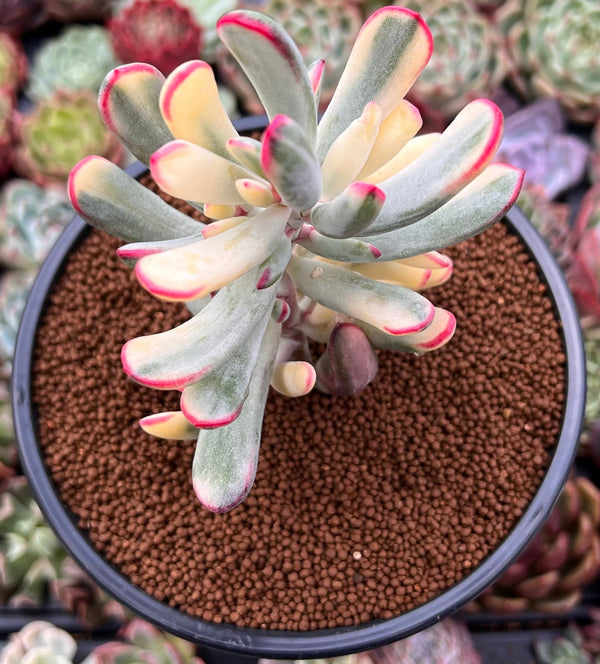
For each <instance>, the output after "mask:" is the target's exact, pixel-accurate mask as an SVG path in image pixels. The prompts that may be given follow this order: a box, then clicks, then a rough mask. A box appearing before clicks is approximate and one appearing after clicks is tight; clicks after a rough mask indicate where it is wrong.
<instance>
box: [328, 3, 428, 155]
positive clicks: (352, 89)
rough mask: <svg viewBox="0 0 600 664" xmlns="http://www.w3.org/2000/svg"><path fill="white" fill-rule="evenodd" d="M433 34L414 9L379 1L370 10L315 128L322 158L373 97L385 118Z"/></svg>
mask: <svg viewBox="0 0 600 664" xmlns="http://www.w3.org/2000/svg"><path fill="white" fill-rule="evenodd" d="M432 50H433V39H432V37H431V32H430V31H429V28H428V27H427V26H426V25H425V22H424V21H423V19H422V18H421V17H420V16H419V14H417V13H416V12H413V11H411V10H410V9H405V8H403V7H383V8H382V9H379V10H378V11H376V12H375V13H374V14H372V15H371V16H370V17H369V18H368V19H367V21H366V23H365V24H364V25H363V27H362V29H361V31H360V32H359V34H358V37H357V38H356V42H355V43H354V47H353V49H352V52H351V53H350V57H349V58H348V62H347V63H346V68H345V69H344V73H343V74H342V77H341V79H340V82H339V83H338V86H337V89H336V91H335V93H334V95H333V98H332V100H331V102H330V103H329V106H328V107H327V110H326V111H325V113H324V115H323V117H322V119H321V122H320V123H319V128H318V132H317V155H318V157H319V160H320V161H321V162H322V161H323V160H324V159H325V156H326V154H327V152H328V151H329V148H330V147H331V145H332V144H333V142H334V141H335V139H336V138H337V137H338V136H339V135H340V134H341V133H342V132H343V131H344V130H345V129H346V127H348V126H349V125H350V123H351V122H352V121H353V120H356V118H358V117H360V115H361V113H362V110H363V108H364V107H365V104H367V103H368V102H369V101H374V102H376V103H377V104H378V105H379V106H380V107H381V110H382V114H383V117H384V118H386V117H387V116H388V115H389V114H390V113H391V112H392V110H393V109H394V108H395V107H396V106H397V105H398V104H399V103H400V101H401V99H402V98H403V97H404V95H405V94H406V93H407V92H408V90H409V89H410V87H411V86H412V84H413V82H414V80H415V79H416V78H417V76H418V75H419V73H420V72H421V71H422V69H423V67H425V65H426V64H427V62H428V61H429V58H430V57H431V52H432Z"/></svg>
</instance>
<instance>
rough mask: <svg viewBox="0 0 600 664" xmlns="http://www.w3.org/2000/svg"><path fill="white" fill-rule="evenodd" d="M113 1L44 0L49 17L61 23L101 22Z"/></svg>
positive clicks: (106, 15) (108, 13) (107, 13)
mask: <svg viewBox="0 0 600 664" xmlns="http://www.w3.org/2000/svg"><path fill="white" fill-rule="evenodd" d="M114 4H115V0H44V6H45V8H46V11H47V12H48V14H49V16H50V17H51V18H53V19H55V20H56V21H61V22H62V23H71V22H78V21H103V20H104V19H105V18H107V17H108V16H109V15H110V12H111V9H112V6H113V5H114Z"/></svg>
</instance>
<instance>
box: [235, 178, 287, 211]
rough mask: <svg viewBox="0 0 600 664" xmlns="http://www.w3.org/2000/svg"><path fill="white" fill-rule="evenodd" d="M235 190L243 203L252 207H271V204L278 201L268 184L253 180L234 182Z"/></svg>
mask: <svg viewBox="0 0 600 664" xmlns="http://www.w3.org/2000/svg"><path fill="white" fill-rule="evenodd" d="M235 188H236V189H237V190H238V193H239V195H240V196H241V197H242V198H243V199H244V201H246V203H248V205H251V206H252V207H256V208H265V207H269V205H273V203H278V202H279V200H280V199H279V197H278V196H276V194H275V192H274V191H273V187H271V185H270V184H267V183H265V182H259V181H258V180H254V179H253V178H243V179H242V180H236V181H235Z"/></svg>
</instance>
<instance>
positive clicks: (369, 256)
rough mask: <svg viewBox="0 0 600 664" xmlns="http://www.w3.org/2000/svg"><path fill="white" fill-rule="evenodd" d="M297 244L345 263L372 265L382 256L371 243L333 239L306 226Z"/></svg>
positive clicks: (352, 239)
mask: <svg viewBox="0 0 600 664" xmlns="http://www.w3.org/2000/svg"><path fill="white" fill-rule="evenodd" d="M296 242H297V243H298V244H299V245H300V246H301V247H304V248H305V249H308V250H309V251H312V253H313V254H317V255H318V256H323V258H330V259H331V260H334V261H342V262H345V263H370V262H371V261H375V260H377V259H378V258H379V257H380V256H381V252H380V251H379V249H378V248H377V247H376V246H375V245H374V244H371V243H370V242H366V241H364V240H362V239H360V240H359V239H357V238H342V239H338V238H331V237H327V236H326V235H323V234H322V233H319V232H318V231H317V230H316V229H315V228H313V227H312V226H310V225H308V224H305V226H304V227H303V228H302V232H301V234H300V236H299V237H298V239H297V240H296Z"/></svg>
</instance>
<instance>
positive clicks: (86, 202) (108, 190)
mask: <svg viewBox="0 0 600 664" xmlns="http://www.w3.org/2000/svg"><path fill="white" fill-rule="evenodd" d="M68 191H69V198H70V199H71V203H72V205H73V207H74V208H75V210H76V211H77V212H78V213H79V214H80V215H81V216H82V217H83V218H84V219H85V220H86V221H87V222H88V223H90V224H91V225H92V226H95V227H96V228H99V229H100V230H102V231H106V232H107V233H110V235H114V236H115V237H118V238H121V239H123V240H125V241H127V242H146V241H151V240H172V239H175V238H180V237H186V236H189V235H194V234H196V233H198V232H199V231H201V230H202V228H203V227H204V224H202V223H201V222H199V221H195V220H194V219H192V218H191V217H188V216H187V215H185V214H183V213H181V212H179V211H178V210H176V209H175V208H174V207H172V206H171V205H169V204H168V203H165V201H163V200H162V198H160V196H157V195H156V194H155V193H153V192H152V191H150V190H149V189H148V188H147V187H144V185H142V184H140V183H139V182H138V181H137V180H134V179H133V178H132V177H131V176H129V175H127V173H125V172H124V171H122V170H121V169H120V168H119V167H118V166H115V164H113V163H112V162H110V161H108V160H107V159H104V158H103V157H86V158H85V159H83V160H82V161H80V162H79V164H77V166H75V168H74V169H73V170H72V171H71V175H70V176H69V184H68Z"/></svg>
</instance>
